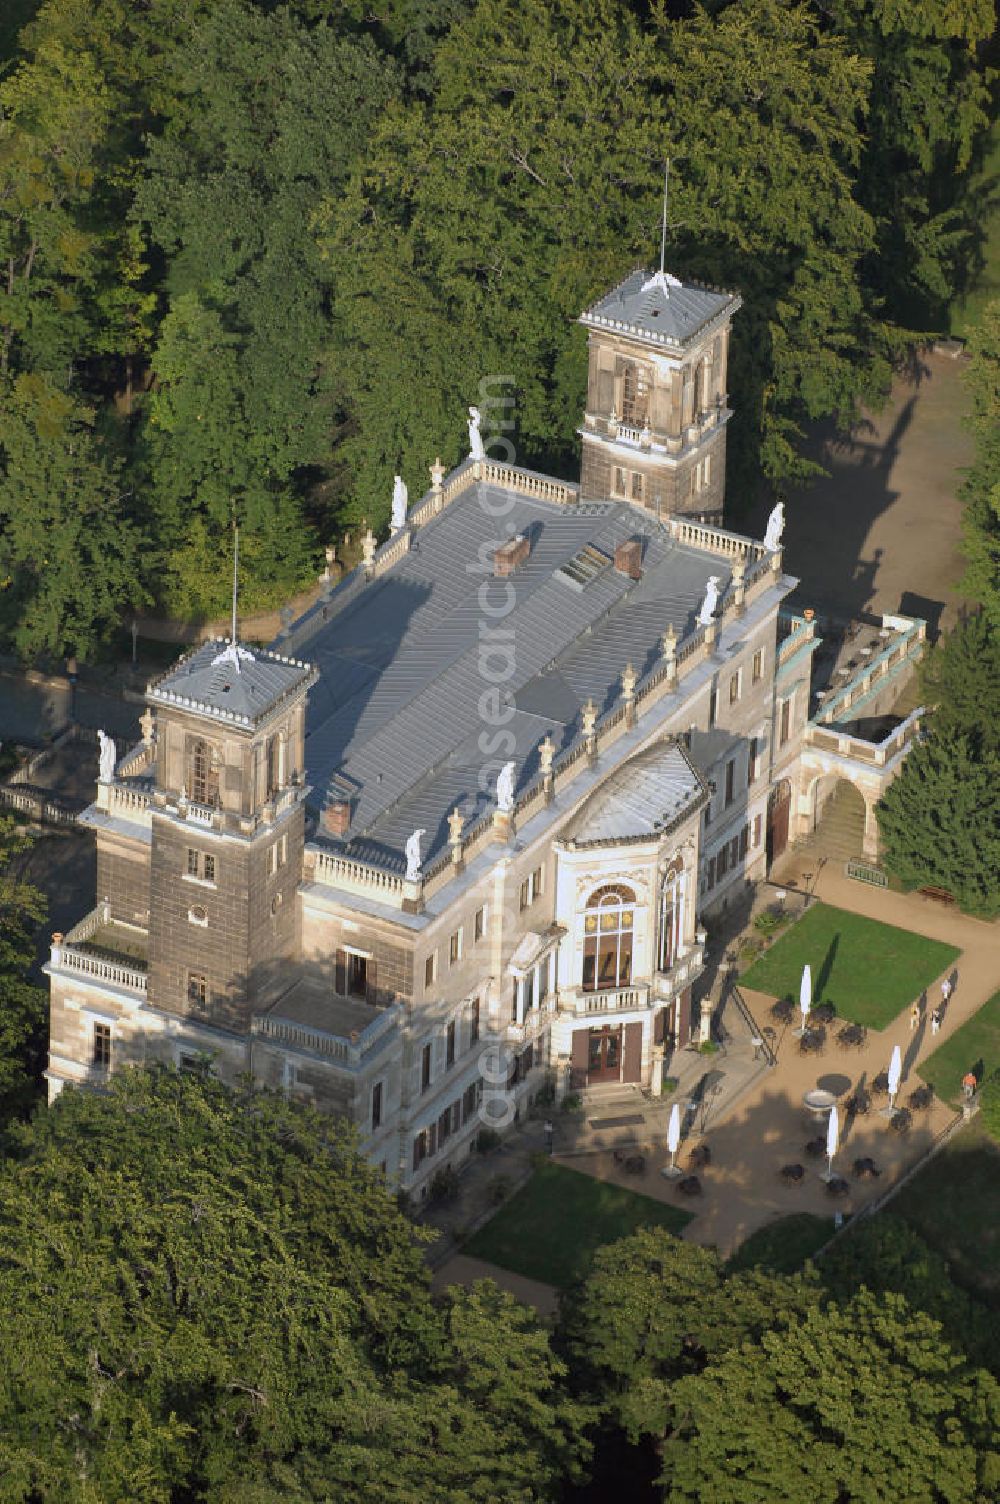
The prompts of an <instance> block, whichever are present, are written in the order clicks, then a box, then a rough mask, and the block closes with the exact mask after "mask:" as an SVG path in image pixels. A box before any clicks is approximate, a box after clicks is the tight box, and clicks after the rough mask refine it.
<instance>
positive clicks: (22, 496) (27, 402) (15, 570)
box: [0, 374, 143, 656]
mask: <svg viewBox="0 0 1000 1504" xmlns="http://www.w3.org/2000/svg"><path fill="white" fill-rule="evenodd" d="M93 417H94V415H93V412H92V411H91V410H90V409H88V408H86V407H83V406H81V404H80V403H79V402H78V401H76V400H75V399H74V397H73V396H72V395H69V394H67V393H66V392H64V391H61V390H59V389H58V388H54V387H53V386H52V385H51V383H50V382H49V381H48V380H47V378H45V377H44V376H42V375H40V374H25V375H22V376H19V377H18V378H17V379H16V380H15V381H13V382H7V383H6V384H5V386H4V387H3V389H2V395H0V627H2V628H3V629H4V630H5V633H6V635H8V636H9V638H10V640H12V641H13V643H14V644H15V646H16V647H17V648H18V650H19V651H20V652H21V653H23V654H25V655H26V656H29V655H32V654H35V653H40V652H45V653H50V654H55V655H62V654H66V653H75V654H79V655H84V654H86V653H88V652H89V651H90V650H91V649H92V648H93V647H94V646H95V645H96V643H97V642H98V641H100V640H101V638H103V637H105V636H107V635H109V634H110V633H111V632H112V631H113V630H114V628H115V627H116V625H117V623H118V621H119V619H120V616H121V613H122V610H123V609H124V608H125V607H126V606H129V605H136V604H138V603H139V602H140V601H141V600H142V598H143V597H142V592H141V590H140V587H139V585H138V583H137V582H138V579H139V573H140V569H139V537H138V535H137V532H136V529H135V528H134V527H133V526H132V525H131V524H130V523H129V522H128V521H127V519H126V507H125V496H124V489H123V486H122V482H121V478H120V469H121V467H120V464H119V462H118V461H117V459H116V458H115V456H114V454H113V453H111V452H109V449H108V446H107V444H106V443H104V442H103V441H102V439H101V438H100V436H99V435H97V434H95V432H94V428H93Z"/></svg>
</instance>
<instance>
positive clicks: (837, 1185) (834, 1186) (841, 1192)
mask: <svg viewBox="0 0 1000 1504" xmlns="http://www.w3.org/2000/svg"><path fill="white" fill-rule="evenodd" d="M850 1189H851V1188H850V1186H849V1185H848V1183H847V1181H846V1180H845V1179H844V1178H843V1176H841V1175H834V1177H833V1179H832V1180H828V1181H827V1183H826V1194H827V1195H828V1196H847V1195H849V1193H850Z"/></svg>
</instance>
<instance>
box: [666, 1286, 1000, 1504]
mask: <svg viewBox="0 0 1000 1504" xmlns="http://www.w3.org/2000/svg"><path fill="white" fill-rule="evenodd" d="M773 1326H774V1329H773V1330H772V1331H769V1332H765V1333H764V1334H763V1336H762V1337H761V1339H760V1342H759V1344H754V1343H744V1344H743V1345H742V1346H741V1347H735V1348H732V1349H730V1351H729V1352H728V1353H726V1354H725V1355H724V1356H723V1357H721V1358H720V1359H719V1360H718V1361H717V1362H714V1363H712V1364H710V1365H709V1366H708V1367H707V1368H706V1369H705V1371H704V1372H703V1373H701V1374H698V1375H693V1376H691V1377H688V1378H683V1379H681V1380H679V1381H678V1383H677V1384H676V1385H675V1386H674V1388H673V1391H672V1403H673V1408H674V1416H675V1421H676V1429H675V1432H674V1435H673V1436H672V1438H671V1439H670V1440H669V1441H668V1443H667V1445H666V1448H665V1455H664V1463H665V1467H664V1474H663V1485H664V1498H665V1499H666V1500H667V1501H669V1504H681V1501H682V1500H686V1499H690V1500H699V1501H700V1500H704V1499H706V1498H711V1499H712V1500H713V1501H715V1504H801V1501H802V1500H804V1499H809V1500H813V1501H815V1504H878V1501H886V1504H888V1501H894V1500H897V1499H921V1500H941V1501H944V1500H948V1501H949V1504H979V1501H982V1500H986V1499H989V1498H994V1497H996V1493H997V1490H998V1488H1000V1451H998V1450H997V1436H998V1435H1000V1386H998V1385H997V1382H996V1380H995V1379H994V1378H993V1377H992V1376H991V1375H990V1374H988V1373H986V1372H985V1371H983V1370H976V1369H973V1368H971V1367H970V1365H969V1364H968V1363H967V1361H966V1360H965V1359H964V1358H963V1357H962V1356H960V1355H959V1354H957V1353H956V1352H955V1351H954V1349H952V1348H951V1347H949V1346H948V1345H947V1343H945V1342H944V1341H943V1340H942V1338H941V1333H940V1327H939V1326H938V1325H937V1323H936V1322H934V1321H931V1320H930V1318H929V1317H927V1316H925V1315H923V1314H922V1313H920V1312H911V1311H910V1310H909V1308H908V1307H907V1305H906V1302H905V1301H904V1300H903V1299H902V1298H901V1297H899V1296H895V1295H887V1296H885V1297H883V1298H881V1299H876V1297H874V1296H873V1295H871V1294H870V1293H869V1292H867V1291H862V1292H861V1293H859V1294H858V1295H857V1296H856V1297H855V1298H854V1299H853V1300H852V1301H851V1302H850V1303H849V1304H848V1305H846V1306H844V1307H843V1308H840V1307H837V1306H829V1307H826V1308H824V1309H819V1308H816V1309H813V1310H810V1311H807V1312H806V1313H805V1315H804V1316H803V1317H802V1318H801V1319H795V1318H792V1319H789V1318H788V1317H787V1316H786V1314H785V1313H784V1312H783V1311H782V1310H781V1309H780V1308H776V1309H775V1312H774V1322H773Z"/></svg>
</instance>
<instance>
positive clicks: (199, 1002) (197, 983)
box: [188, 971, 208, 1008]
mask: <svg viewBox="0 0 1000 1504" xmlns="http://www.w3.org/2000/svg"><path fill="white" fill-rule="evenodd" d="M188 1002H189V1003H191V1004H192V1006H193V1007H195V1008H204V1007H205V1006H206V1005H207V1003H208V978H207V977H206V976H205V975H204V973H203V972H200V971H189V972H188Z"/></svg>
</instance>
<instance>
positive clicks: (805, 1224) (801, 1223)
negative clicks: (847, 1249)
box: [726, 1212, 834, 1274]
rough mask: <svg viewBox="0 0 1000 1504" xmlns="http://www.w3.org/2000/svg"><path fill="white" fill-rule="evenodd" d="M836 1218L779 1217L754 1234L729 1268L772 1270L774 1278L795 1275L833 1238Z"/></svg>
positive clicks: (805, 1215) (797, 1215)
mask: <svg viewBox="0 0 1000 1504" xmlns="http://www.w3.org/2000/svg"><path fill="white" fill-rule="evenodd" d="M833 1233H834V1224H833V1217H832V1216H830V1217H814V1216H813V1215H812V1213H811V1212H796V1213H795V1214H794V1215H792V1216H790V1217H779V1219H778V1221H777V1222H769V1223H768V1224H767V1226H766V1227H759V1228H758V1229H757V1231H756V1232H752V1233H751V1234H750V1236H749V1237H748V1238H747V1240H746V1242H745V1243H741V1244H740V1246H739V1248H737V1250H736V1252H735V1253H734V1254H733V1256H732V1258H731V1259H730V1260H729V1262H728V1264H727V1265H726V1268H727V1269H728V1270H730V1271H734V1270H739V1269H773V1270H774V1272H775V1274H794V1273H795V1271H796V1270H797V1269H801V1268H802V1265H803V1264H804V1263H805V1261H806V1259H809V1258H812V1256H813V1254H814V1253H815V1252H816V1250H817V1248H822V1246H823V1244H824V1243H828V1242H829V1240H830V1239H831V1238H832V1237H833Z"/></svg>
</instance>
